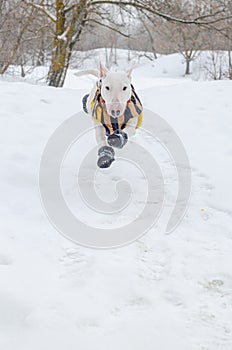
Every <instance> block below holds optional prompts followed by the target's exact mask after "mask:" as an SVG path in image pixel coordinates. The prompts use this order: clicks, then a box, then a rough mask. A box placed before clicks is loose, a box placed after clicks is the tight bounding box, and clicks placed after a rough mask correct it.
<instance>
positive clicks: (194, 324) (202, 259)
mask: <svg viewBox="0 0 232 350" xmlns="http://www.w3.org/2000/svg"><path fill="white" fill-rule="evenodd" d="M176 59H177V56H175V55H174V56H172V57H171V58H168V59H164V60H163V62H162V64H161V63H160V67H159V68H157V65H159V64H158V63H157V65H156V63H155V64H154V67H153V64H152V63H143V64H141V66H139V67H138V68H137V69H136V70H135V71H134V74H133V83H134V85H135V87H136V88H137V91H138V93H139V95H140V97H141V99H142V101H143V104H144V106H145V107H146V108H148V109H150V110H152V111H153V112H155V113H158V114H159V115H161V116H162V117H163V118H164V119H165V120H166V121H167V122H168V123H169V124H170V125H171V126H172V128H173V129H174V130H175V131H176V133H177V134H178V135H179V137H180V139H181V140H182V142H183V144H184V146H185V149H186V151H187V154H188V156H189V159H190V163H191V167H192V195H191V201H190V205H189V209H188V212H187V214H186V216H185V218H184V220H183V221H182V223H181V224H180V225H179V226H178V228H177V229H176V230H175V231H174V232H173V233H172V234H170V235H166V234H165V225H166V223H167V222H166V221H165V220H166V218H167V215H166V216H165V215H164V216H163V217H162V220H161V221H158V223H157V224H156V225H155V226H154V227H153V228H152V229H150V231H149V232H148V233H147V234H146V235H145V236H144V237H143V238H141V239H139V240H138V241H136V242H134V243H133V244H131V245H128V246H125V247H123V248H119V249H112V250H105V251H104V250H94V249H89V248H84V247H81V246H78V245H75V244H74V243H72V242H70V241H68V240H66V239H65V238H63V237H62V236H61V235H59V234H58V232H57V231H56V230H55V229H54V228H53V226H52V225H51V224H50V222H49V221H48V219H47V217H46V215H45V214H44V212H43V209H42V205H41V201H40V195H39V189H38V172H39V165H40V158H41V155H42V152H43V149H44V147H45V145H46V143H47V140H48V139H49V137H50V135H51V134H52V133H53V132H54V130H55V129H56V128H57V127H58V126H59V125H60V124H61V123H62V122H63V121H65V120H66V119H67V118H69V117H70V116H71V115H73V114H75V113H77V112H78V111H80V109H81V98H82V96H83V95H84V94H85V93H87V92H88V91H89V89H90V88H91V85H92V83H93V81H94V78H92V77H83V78H76V77H75V76H74V75H73V72H72V71H70V72H69V76H68V79H67V82H66V86H65V88H63V89H55V88H49V87H46V86H40V85H32V84H28V83H27V82H21V81H20V82H10V81H6V80H5V79H4V80H0V99H1V116H0V123H1V128H0V147H1V153H0V154H1V155H0V159H1V173H0V179H1V181H0V191H1V201H0V212H1V221H0V241H1V245H0V349H4V350H15V349H17V350H31V349H33V350H50V349H56V350H63V349H66V348H68V349H69V350H74V349H77V348H79V349H84V350H93V349H94V350H102V349H110V350H116V349H117V350H118V349H123V350H124V349H132V350H141V349H145V350H153V349H164V350H169V349H172V350H186V349H188V350H230V349H231V347H232V325H231V319H232V311H231V303H232V300H231V295H232V273H231V263H232V257H231V256H232V255H231V251H232V231H231V227H232V225H231V216H232V209H231V191H230V185H231V184H230V183H231V171H232V169H231V157H232V146H231V134H232V126H231V115H232V100H231V82H230V81H219V82H210V81H199V82H197V81H192V80H189V79H187V80H186V79H184V78H181V74H182V73H181V72H180V70H179V68H180V66H179V63H178V62H179V61H178V62H177V61H176ZM167 60H168V61H167ZM164 66H165V67H166V70H164V68H163V67H164ZM171 69H172V72H171ZM165 72H167V73H165ZM164 75H165V76H164ZM142 136H143V135H142V133H138V135H136V136H135V138H137V139H136V140H137V142H144V141H143V137H142ZM146 147H155V144H154V145H153V144H150V145H149V143H148V144H146ZM73 159H74V160H73ZM158 159H159V161H160V162H161V166H162V167H163V168H164V169H165V171H166V179H167V182H168V183H169V185H170V186H169V187H168V188H169V190H168V193H167V195H168V200H169V201H170V202H173V200H174V198H175V193H176V192H175V191H176V183H175V181H174V178H173V176H174V175H173V173H172V172H171V170H170V166H169V162H168V161H167V160H166V159H163V158H162V154H161V155H160V158H158ZM77 164H78V161H77V162H76V163H75V158H72V161H70V162H69V164H68V165H67V167H66V168H65V181H64V187H65V191H66V192H65V193H66V195H67V200H68V201H69V203H70V205H72V206H73V209H74V210H75V208H76V205H77V204H76V203H75V200H74V199H75V198H74V197H73V193H74V191H75V188H74V187H73V186H76V184H75V181H73V174H76V167H77ZM94 166H95V165H94ZM121 169H123V166H122V167H121ZM127 173H128V174H127ZM106 174H107V175H104V181H105V182H104V183H105V184H106V186H107V184H108V182H107V181H112V180H113V179H114V178H118V177H120V176H121V174H123V176H129V178H130V179H131V182H132V185H135V184H138V180H139V175H137V174H136V173H135V174H134V175H133V172H132V170H131V169H130V168H129V167H128V168H126V170H120V167H112V168H111V169H110V170H109V172H108V173H106ZM100 179H101V178H100ZM142 185H143V183H141V186H142ZM139 200H140V201H142V199H141V198H140V197H139ZM139 200H138V203H139ZM78 205H79V203H78ZM83 208H84V207H82V209H81V210H80V215H81V216H82V219H83V220H85V219H88V220H90V222H91V223H92V224H94V222H93V221H94V219H93V217H91V216H89V214H88V211H87V209H86V210H85V209H83ZM136 209H138V207H137V204H136V203H135V204H134V206H132V208H131V212H130V213H129V219H133V215H135V213H136ZM164 209H165V208H164ZM166 209H167V208H166ZM122 216H123V215H122ZM121 219H122V218H120V217H119V218H118V222H119V224H120V223H121V221H120V220H121ZM91 220H92V221H91ZM122 222H123V221H122ZM106 224H107V225H109V226H110V225H112V224H113V223H112V222H110V221H109V220H108V222H107V223H106Z"/></svg>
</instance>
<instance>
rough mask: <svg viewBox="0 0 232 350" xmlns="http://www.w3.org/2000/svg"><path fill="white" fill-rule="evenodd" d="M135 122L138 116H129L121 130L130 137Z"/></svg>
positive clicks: (134, 127) (134, 130)
mask: <svg viewBox="0 0 232 350" xmlns="http://www.w3.org/2000/svg"><path fill="white" fill-rule="evenodd" d="M137 122H138V118H131V119H130V120H129V122H128V123H127V126H126V127H125V128H124V129H123V131H124V132H125V133H126V134H127V135H128V137H132V136H134V135H135V133H136V125H137Z"/></svg>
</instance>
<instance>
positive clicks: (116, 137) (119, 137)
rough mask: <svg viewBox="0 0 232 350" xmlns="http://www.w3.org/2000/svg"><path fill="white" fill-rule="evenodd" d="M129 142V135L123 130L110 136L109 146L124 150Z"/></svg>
mask: <svg viewBox="0 0 232 350" xmlns="http://www.w3.org/2000/svg"><path fill="white" fill-rule="evenodd" d="M127 141H128V135H127V134H126V133H125V132H124V131H121V130H117V131H115V132H114V133H113V134H112V135H110V136H108V138H107V142H108V145H110V146H111V147H115V148H122V147H123V146H125V144H126V143H127Z"/></svg>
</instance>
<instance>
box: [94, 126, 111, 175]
mask: <svg viewBox="0 0 232 350" xmlns="http://www.w3.org/2000/svg"><path fill="white" fill-rule="evenodd" d="M95 137H96V141H97V144H98V146H99V147H100V148H99V149H98V161H97V165H98V166H99V168H109V166H110V165H111V163H112V162H113V161H114V154H115V153H114V150H113V148H112V147H110V146H108V145H107V140H106V136H105V128H104V127H103V126H102V125H99V124H98V125H96V124H95Z"/></svg>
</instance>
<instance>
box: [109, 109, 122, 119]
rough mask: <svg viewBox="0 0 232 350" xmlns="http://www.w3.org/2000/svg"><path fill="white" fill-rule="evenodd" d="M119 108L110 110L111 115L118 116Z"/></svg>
mask: <svg viewBox="0 0 232 350" xmlns="http://www.w3.org/2000/svg"><path fill="white" fill-rule="evenodd" d="M120 113H121V112H120V109H116V110H115V109H112V110H111V115H112V116H113V117H119V116H120Z"/></svg>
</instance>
